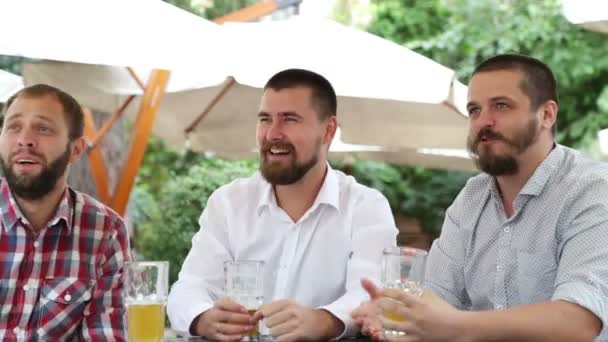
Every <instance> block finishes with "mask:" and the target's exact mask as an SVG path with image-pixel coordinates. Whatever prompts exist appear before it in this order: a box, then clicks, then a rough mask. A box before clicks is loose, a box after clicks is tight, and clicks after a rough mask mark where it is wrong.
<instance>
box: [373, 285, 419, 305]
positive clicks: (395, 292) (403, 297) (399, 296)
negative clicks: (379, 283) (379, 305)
mask: <svg viewBox="0 0 608 342" xmlns="http://www.w3.org/2000/svg"><path fill="white" fill-rule="evenodd" d="M380 296H382V297H388V298H392V299H394V300H397V301H400V302H402V303H404V304H405V305H407V306H412V305H416V304H418V303H419V302H420V299H419V297H418V296H415V295H412V294H410V293H407V292H406V291H403V290H400V289H384V290H382V291H381V293H380Z"/></svg>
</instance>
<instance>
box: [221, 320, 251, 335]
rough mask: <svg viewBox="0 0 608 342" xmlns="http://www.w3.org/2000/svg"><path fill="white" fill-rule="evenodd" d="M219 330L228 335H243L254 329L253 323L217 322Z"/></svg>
mask: <svg viewBox="0 0 608 342" xmlns="http://www.w3.org/2000/svg"><path fill="white" fill-rule="evenodd" d="M216 329H217V331H219V332H221V333H222V334H226V335H241V334H244V333H247V332H250V331H251V330H252V329H253V325H251V324H230V323H217V324H216Z"/></svg>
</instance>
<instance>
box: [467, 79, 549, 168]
mask: <svg viewBox="0 0 608 342" xmlns="http://www.w3.org/2000/svg"><path fill="white" fill-rule="evenodd" d="M521 84H522V74H521V73H520V72H519V71H515V70H499V71H487V72H480V73H477V74H475V75H474V76H473V77H472V78H471V82H470V83H469V99H468V105H467V108H468V112H469V118H470V121H469V138H468V140H467V148H468V149H469V151H470V152H471V153H472V154H473V155H474V156H475V157H476V158H475V159H476V162H477V165H478V167H479V168H480V169H481V170H482V171H484V172H486V173H488V174H491V175H494V176H499V175H511V174H515V173H517V172H518V170H519V164H520V163H521V160H520V157H521V155H522V154H523V153H525V152H526V151H527V150H528V149H529V148H530V147H531V146H532V145H534V144H535V143H536V142H537V141H538V139H539V136H540V133H541V128H542V127H541V124H540V119H539V118H540V117H541V115H540V114H541V113H542V106H541V108H540V109H539V110H540V112H539V110H533V109H532V108H531V103H530V99H529V97H528V96H527V95H526V94H524V92H523V91H522V89H521ZM547 137H548V136H547Z"/></svg>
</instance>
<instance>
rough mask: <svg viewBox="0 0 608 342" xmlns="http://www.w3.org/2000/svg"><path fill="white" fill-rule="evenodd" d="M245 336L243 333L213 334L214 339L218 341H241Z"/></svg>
mask: <svg viewBox="0 0 608 342" xmlns="http://www.w3.org/2000/svg"><path fill="white" fill-rule="evenodd" d="M242 338H243V336H242V335H226V334H222V333H216V334H214V335H213V336H211V339H212V340H217V341H240V340H241V339H242Z"/></svg>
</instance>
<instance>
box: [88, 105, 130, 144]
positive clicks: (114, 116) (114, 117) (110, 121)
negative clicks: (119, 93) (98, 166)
mask: <svg viewBox="0 0 608 342" xmlns="http://www.w3.org/2000/svg"><path fill="white" fill-rule="evenodd" d="M134 98H135V95H130V96H129V97H127V98H126V99H125V101H124V102H123V103H122V105H121V106H120V108H118V110H117V111H115V112H114V113H112V116H110V118H109V119H108V120H106V121H105V122H104V123H103V126H101V129H100V130H99V132H97V134H96V135H95V137H94V138H92V139H91V143H90V145H89V147H90V148H93V147H95V146H97V144H99V141H101V139H103V137H104V136H105V135H106V134H107V133H108V131H109V130H110V128H112V126H113V125H114V123H115V122H116V120H118V118H120V117H121V116H122V114H123V113H124V112H125V110H126V109H127V107H128V106H129V104H130V103H131V101H133V99H134Z"/></svg>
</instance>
